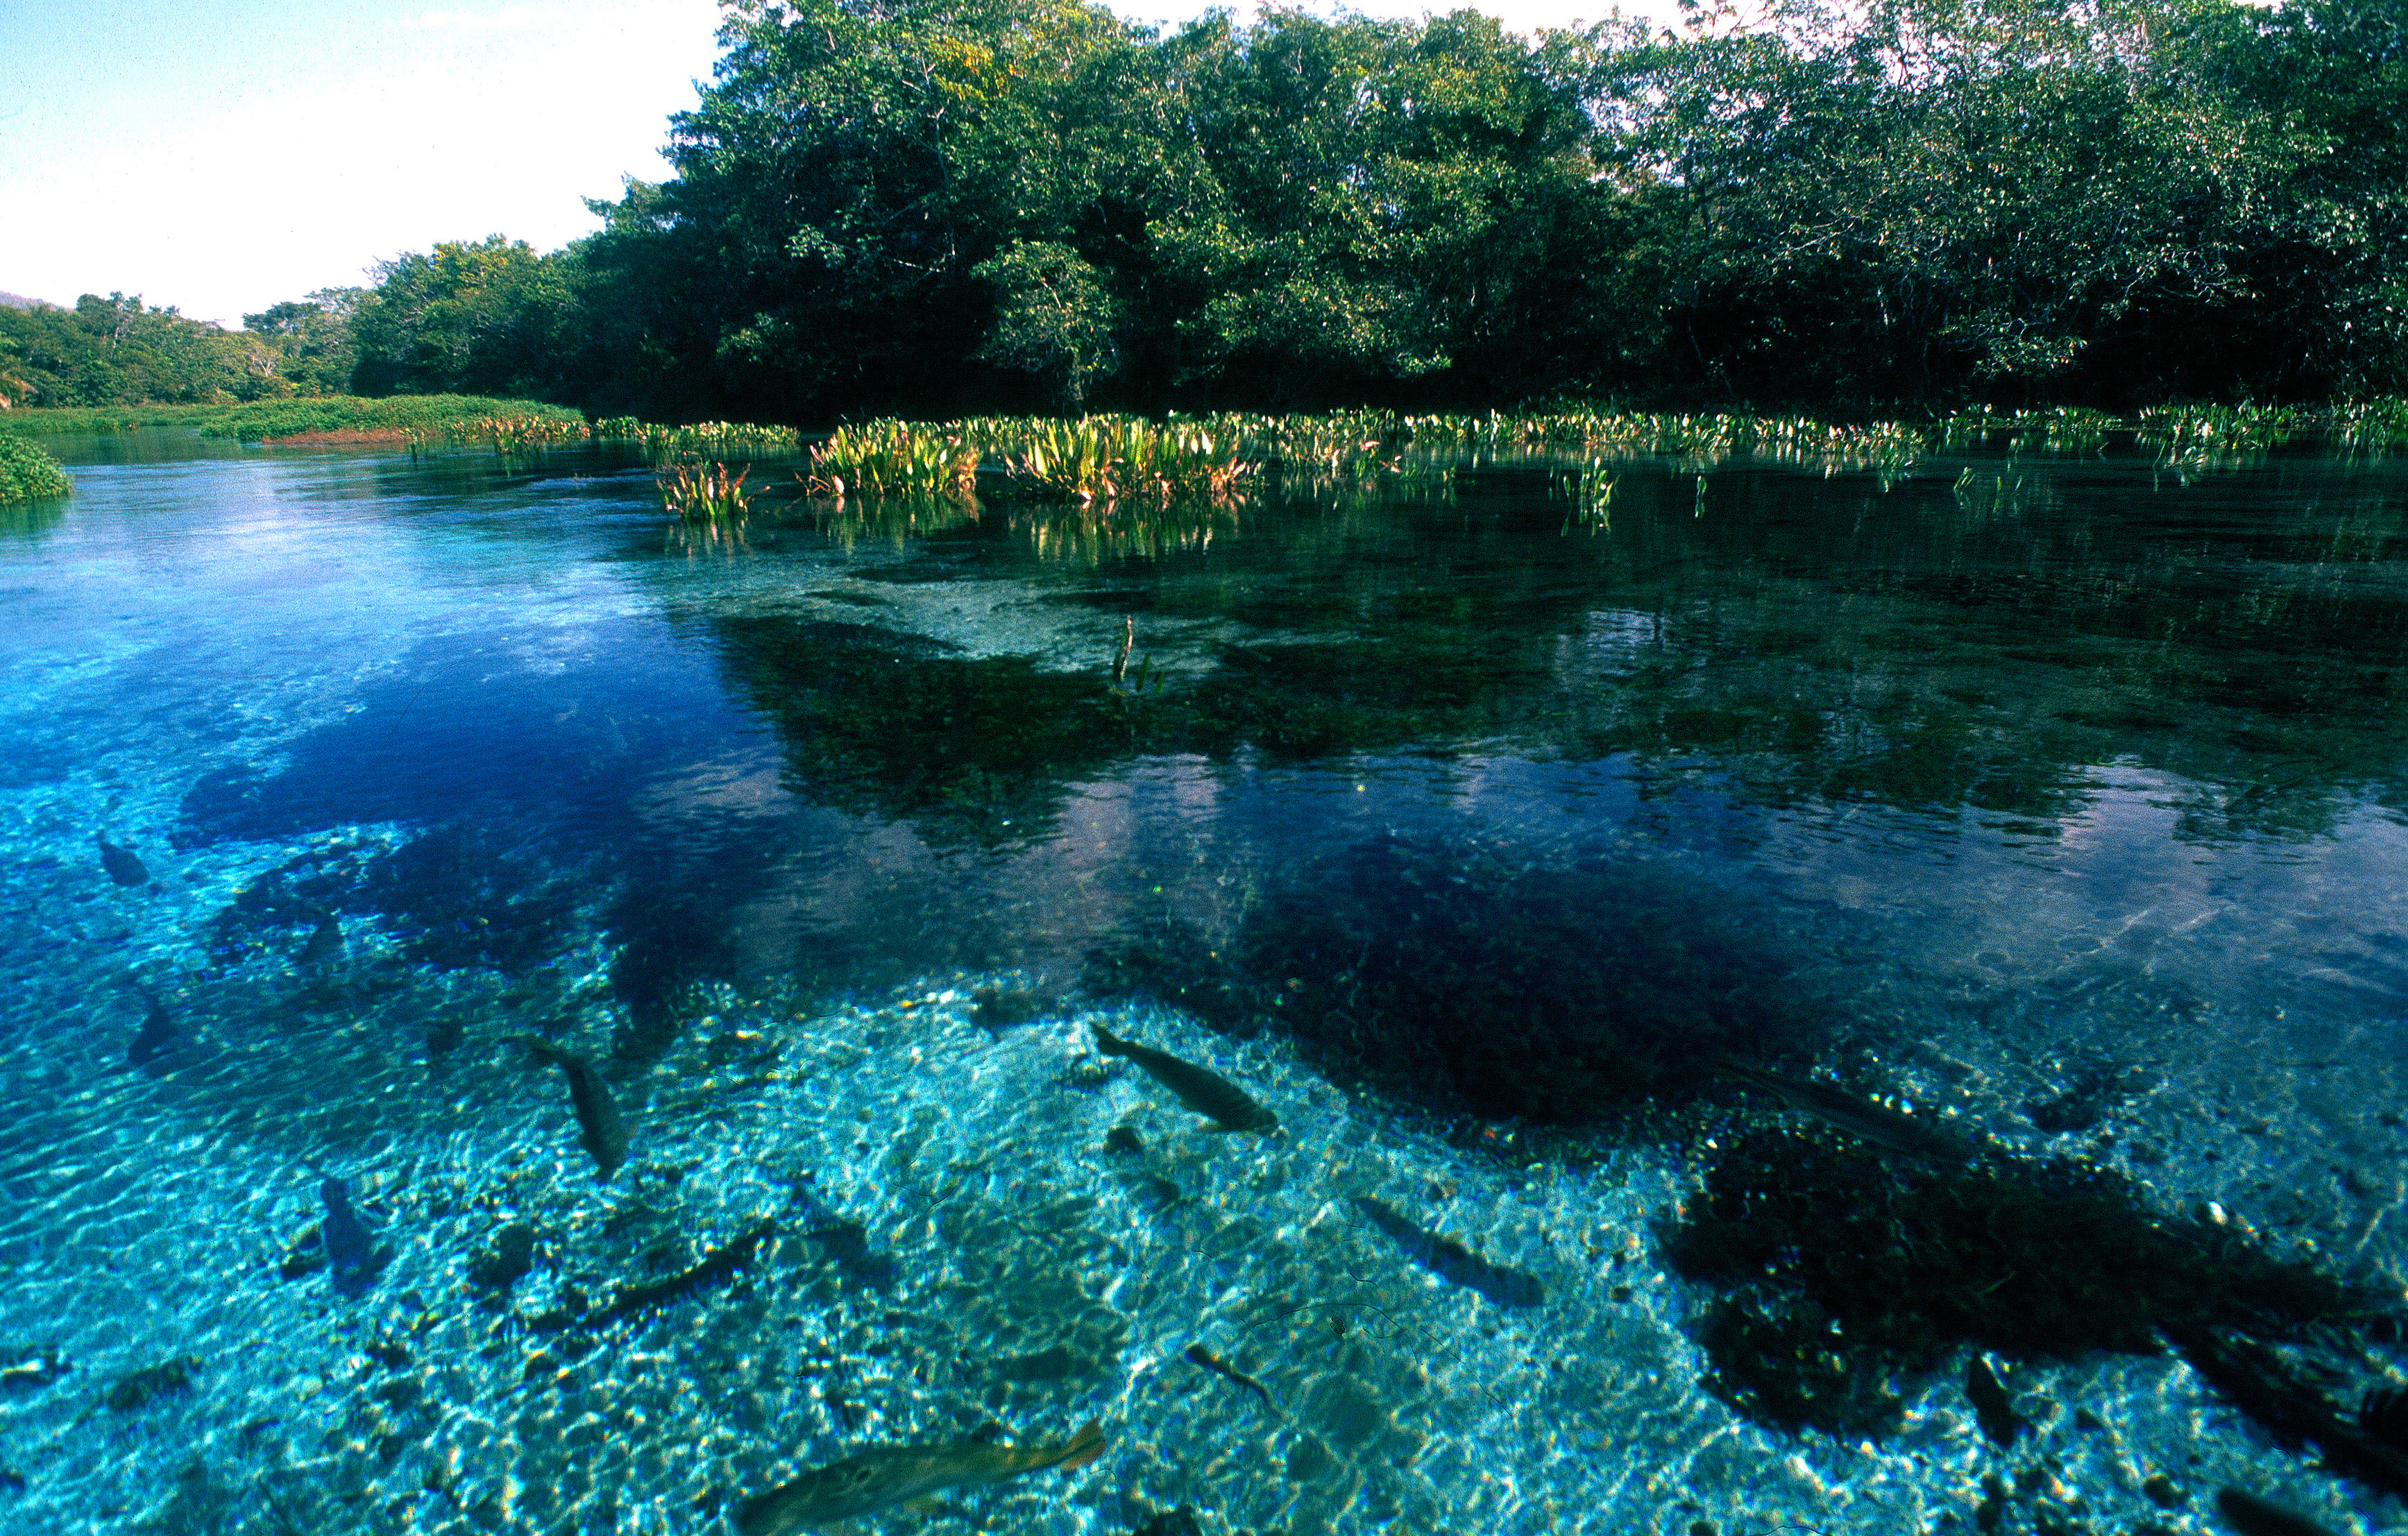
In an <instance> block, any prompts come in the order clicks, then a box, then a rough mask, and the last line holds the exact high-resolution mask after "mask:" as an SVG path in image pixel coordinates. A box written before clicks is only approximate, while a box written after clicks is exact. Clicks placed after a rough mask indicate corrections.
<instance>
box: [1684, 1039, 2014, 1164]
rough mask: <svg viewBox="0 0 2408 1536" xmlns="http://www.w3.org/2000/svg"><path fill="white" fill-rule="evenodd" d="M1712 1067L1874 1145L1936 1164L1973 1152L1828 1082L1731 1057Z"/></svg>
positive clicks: (1943, 1134)
mask: <svg viewBox="0 0 2408 1536" xmlns="http://www.w3.org/2000/svg"><path fill="white" fill-rule="evenodd" d="M1714 1065H1715V1067H1716V1068H1717V1070H1719V1071H1720V1072H1721V1073H1722V1074H1724V1075H1725V1076H1727V1077H1736V1078H1738V1079H1739V1080H1740V1081H1741V1082H1742V1083H1745V1084H1746V1085H1747V1086H1748V1087H1750V1088H1762V1089H1763V1090H1764V1091H1765V1092H1767V1093H1770V1094H1771V1095H1772V1096H1773V1097H1774V1098H1776V1099H1779V1100H1780V1101H1782V1102H1784V1103H1785V1104H1787V1105H1788V1106H1789V1107H1790V1108H1792V1109H1798V1110H1803V1111H1805V1112H1806V1113H1807V1114H1809V1115H1812V1116H1814V1117H1815V1118H1816V1119H1818V1120H1821V1121H1823V1122H1824V1123H1825V1124H1826V1125H1830V1126H1835V1127H1837V1128H1838V1129H1840V1130H1842V1131H1846V1132H1847V1133H1848V1134H1850V1135H1851V1136H1856V1137H1858V1138H1860V1139H1861V1140H1864V1141H1868V1142H1871V1143H1872V1144H1873V1145H1875V1146H1880V1147H1885V1148H1887V1149H1888V1150H1890V1151H1892V1152H1900V1153H1904V1154H1905V1155H1906V1156H1908V1157H1912V1158H1926V1159H1931V1160H1933V1161H1936V1162H1964V1161H1966V1160H1968V1159H1971V1157H1972V1156H1973V1148H1972V1146H1971V1145H1969V1144H1968V1143H1966V1142H1963V1141H1960V1140H1958V1139H1957V1137H1955V1136H1952V1135H1950V1134H1948V1133H1947V1132H1946V1131H1941V1130H1937V1129H1935V1128H1934V1127H1932V1126H1930V1125H1928V1124H1926V1123H1925V1122H1924V1121H1922V1120H1919V1119H1916V1118H1915V1117H1914V1116H1911V1115H1901V1114H1899V1112H1898V1111H1897V1110H1894V1109H1890V1108H1888V1107H1886V1106H1885V1105H1882V1104H1877V1103H1875V1102H1872V1101H1871V1100H1870V1099H1862V1098H1858V1097H1857V1096H1856V1094H1853V1093H1850V1092H1848V1091H1847V1090H1846V1089H1844V1088H1833V1087H1832V1086H1831V1085H1829V1084H1828V1083H1816V1082H1810V1081H1808V1080H1807V1079H1805V1078H1802V1077H1784V1076H1783V1075H1781V1074H1779V1073H1777V1072H1767V1071H1765V1070H1764V1069H1763V1068H1762V1067H1754V1066H1750V1065H1748V1063H1746V1062H1744V1061H1742V1060H1739V1059H1738V1058H1737V1057H1734V1056H1726V1057H1723V1058H1721V1059H1720V1060H1717V1061H1716V1062H1715V1063H1714Z"/></svg>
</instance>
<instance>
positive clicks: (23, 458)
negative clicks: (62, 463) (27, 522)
mask: <svg viewBox="0 0 2408 1536" xmlns="http://www.w3.org/2000/svg"><path fill="white" fill-rule="evenodd" d="M74 489H75V487H74V486H73V485H72V484H70V483H69V482H68V480H67V476H66V472H65V470H63V469H61V468H59V465H58V461H57V460H55V459H53V458H51V457H50V455H49V454H48V453H45V452H44V451H43V450H42V448H41V447H40V445H38V444H35V443H29V442H27V441H25V439H23V438H22V437H19V436H17V435H15V434H12V433H7V432H0V504H6V503H9V502H30V501H38V500H46V499H48V498H50V497H53V496H64V495H66V494H67V493H68V492H70V491H73V490H74Z"/></svg>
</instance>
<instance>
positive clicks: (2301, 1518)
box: [2215, 1488, 2332, 1536]
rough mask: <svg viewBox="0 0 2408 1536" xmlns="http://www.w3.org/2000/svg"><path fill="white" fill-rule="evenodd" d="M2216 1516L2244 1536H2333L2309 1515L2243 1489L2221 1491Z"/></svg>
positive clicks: (2216, 1505) (2218, 1493)
mask: <svg viewBox="0 0 2408 1536" xmlns="http://www.w3.org/2000/svg"><path fill="white" fill-rule="evenodd" d="M2215 1512H2216V1513H2217V1514H2218V1515H2223V1516H2224V1523H2225V1524H2226V1525H2229V1526H2230V1527H2231V1528H2232V1529H2235V1530H2237V1531H2239V1532H2241V1536H2332V1532H2331V1531H2329V1530H2327V1529H2325V1528H2324V1527H2322V1526H2320V1525H2318V1524H2316V1523H2315V1521H2314V1520H2311V1519H2309V1518H2308V1517H2307V1516H2306V1515H2300V1514H2297V1513H2295V1512H2294V1511H2291V1510H2287V1509H2285V1508H2284V1507H2283V1506H2282V1505H2280V1504H2277V1503H2272V1502H2270V1501H2269V1500H2264V1499H2260V1498H2258V1497H2257V1495H2256V1494H2254V1493H2244V1492H2243V1491H2242V1490H2241V1489H2239V1488H2223V1489H2220V1490H2218V1491H2217V1493H2216V1495H2215Z"/></svg>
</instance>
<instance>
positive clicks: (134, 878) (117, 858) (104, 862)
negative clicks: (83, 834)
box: [92, 832, 150, 886]
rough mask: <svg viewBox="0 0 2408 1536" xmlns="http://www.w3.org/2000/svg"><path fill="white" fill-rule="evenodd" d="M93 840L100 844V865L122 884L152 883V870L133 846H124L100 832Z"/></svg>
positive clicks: (139, 884) (95, 833)
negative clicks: (137, 856)
mask: <svg viewBox="0 0 2408 1536" xmlns="http://www.w3.org/2000/svg"><path fill="white" fill-rule="evenodd" d="M92 840H93V842H95V843H97V844H99V845H100V867H101V868H103V869H105V870H107V871H108V877H109V878H110V879H112V880H114V881H116V882H117V883H118V884H119V885H121V886H141V885H148V884H150V870H149V869H148V868H146V867H144V865H143V862H142V860H140V859H138V858H136V856H135V852H134V850H133V849H132V848H122V847H119V846H117V845H116V844H114V843H112V842H110V841H109V840H108V838H106V837H103V836H101V835H100V833H98V832H94V833H93V834H92Z"/></svg>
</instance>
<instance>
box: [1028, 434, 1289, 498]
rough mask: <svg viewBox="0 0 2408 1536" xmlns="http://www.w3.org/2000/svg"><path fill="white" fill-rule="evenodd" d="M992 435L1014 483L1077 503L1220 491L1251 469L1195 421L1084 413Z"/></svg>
mask: <svg viewBox="0 0 2408 1536" xmlns="http://www.w3.org/2000/svg"><path fill="white" fill-rule="evenodd" d="M996 437H997V438H999V439H1000V440H1001V441H1003V442H1004V443H1006V444H1007V445H1008V446H1007V447H1006V448H1005V449H1004V453H1003V458H1004V463H1005V466H1006V468H1007V470H1008V471H1009V472H1010V474H1011V476H1012V478H1013V479H1014V480H1015V481H1020V482H1025V483H1026V484H1027V485H1029V486H1030V487H1032V488H1034V489H1036V490H1037V491H1040V492H1041V493H1044V494H1047V495H1051V496H1055V497H1059V498H1062V499H1065V500H1069V501H1075V502H1079V503H1082V504H1085V503H1091V502H1107V503H1109V502H1114V501H1118V500H1120V499H1122V498H1124V497H1129V498H1146V499H1151V500H1153V501H1154V502H1157V503H1166V502H1168V501H1169V500H1170V498H1172V497H1173V496H1178V495H1191V494H1192V495H1202V496H1206V497H1211V498H1219V497H1226V496H1227V495H1229V494H1230V493H1231V492H1232V491H1234V490H1235V489H1236V488H1237V486H1238V485H1239V483H1240V481H1242V480H1245V479H1246V478H1248V477H1250V476H1253V475H1254V473H1255V470H1256V465H1255V464H1254V462H1253V461H1251V460H1248V459H1245V458H1243V457H1241V456H1240V453H1239V451H1238V449H1237V448H1235V447H1233V446H1232V444H1231V442H1230V440H1229V436H1228V434H1226V433H1215V432H1214V431H1213V429H1212V427H1211V425H1209V424H1208V423H1206V422H1203V421H1198V420H1176V419H1174V420H1169V421H1166V422H1164V423H1162V424H1160V425H1156V424H1155V423H1154V422H1152V421H1149V420H1145V419H1144V418H1143V417H1137V416H1086V417H1081V418H1080V419H1079V420H1075V421H1032V422H1028V423H1026V424H1025V425H1024V426H1019V427H1017V428H1016V429H1013V430H1011V431H1008V432H1001V433H996Z"/></svg>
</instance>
